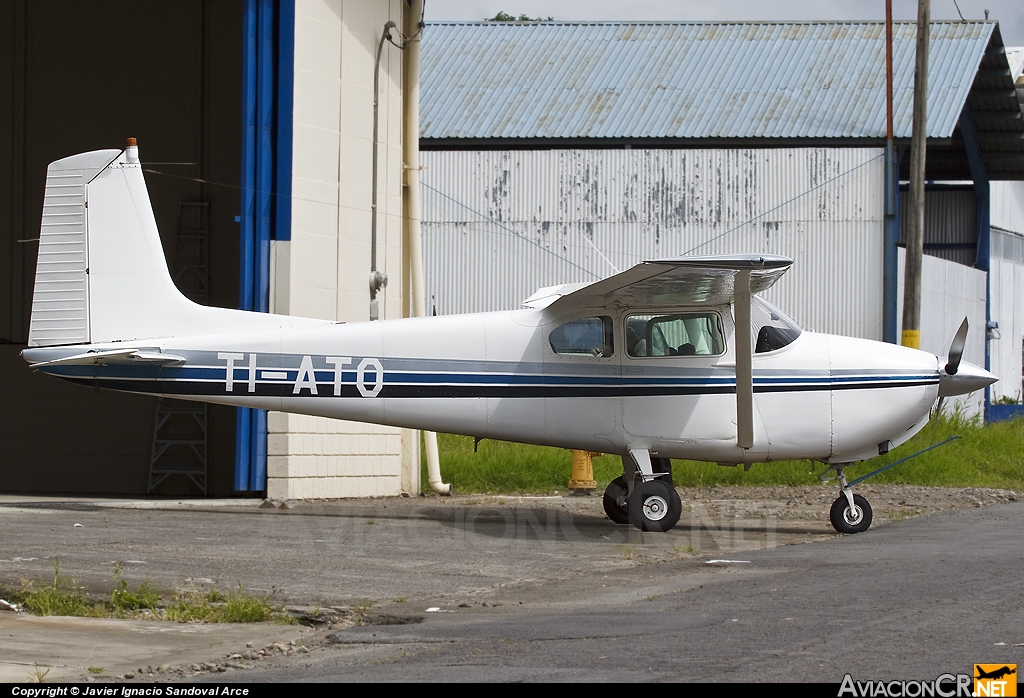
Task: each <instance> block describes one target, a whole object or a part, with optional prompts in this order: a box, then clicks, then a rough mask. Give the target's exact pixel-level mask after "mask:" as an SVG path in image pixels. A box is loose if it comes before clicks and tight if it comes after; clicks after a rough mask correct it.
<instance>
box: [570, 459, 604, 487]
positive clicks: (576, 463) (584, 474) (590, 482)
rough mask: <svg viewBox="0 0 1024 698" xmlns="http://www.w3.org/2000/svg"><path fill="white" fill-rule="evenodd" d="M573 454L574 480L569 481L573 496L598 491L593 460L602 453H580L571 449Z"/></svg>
mask: <svg viewBox="0 0 1024 698" xmlns="http://www.w3.org/2000/svg"><path fill="white" fill-rule="evenodd" d="M569 452H570V453H572V479H571V480H569V489H570V490H571V491H572V493H573V494H590V493H591V492H593V491H594V490H596V489H597V482H596V481H595V480H594V463H593V461H592V460H591V459H592V458H593V457H594V456H600V455H601V454H600V453H594V452H591V451H578V450H576V449H574V448H571V449H569Z"/></svg>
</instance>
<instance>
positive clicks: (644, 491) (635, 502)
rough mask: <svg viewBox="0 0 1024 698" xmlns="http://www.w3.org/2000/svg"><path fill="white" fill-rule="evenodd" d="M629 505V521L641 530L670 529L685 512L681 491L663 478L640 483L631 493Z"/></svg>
mask: <svg viewBox="0 0 1024 698" xmlns="http://www.w3.org/2000/svg"><path fill="white" fill-rule="evenodd" d="M628 507H629V523H631V524H633V526H635V527H636V528H639V529H640V530H641V531H656V532H662V533H663V532H665V531H669V530H671V529H672V527H673V526H675V525H676V524H677V523H679V516H680V515H681V514H682V513H683V503H682V501H680V499H679V493H678V492H676V490H675V488H674V487H672V486H671V485H669V484H668V483H666V482H663V481H661V480H651V481H649V482H641V483H638V484H637V486H636V487H634V488H633V491H632V492H631V493H630V495H629V504H628Z"/></svg>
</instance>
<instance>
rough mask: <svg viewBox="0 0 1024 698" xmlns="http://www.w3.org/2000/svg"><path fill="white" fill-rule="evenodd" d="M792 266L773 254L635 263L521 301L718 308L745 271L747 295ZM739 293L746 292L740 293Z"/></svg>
mask: <svg viewBox="0 0 1024 698" xmlns="http://www.w3.org/2000/svg"><path fill="white" fill-rule="evenodd" d="M792 264H793V260H791V259H789V258H787V257H780V256H778V255H714V256H702V257H675V258H669V259H656V260H651V261H647V262H641V263H640V264H637V265H636V266H634V267H633V268H631V269H627V270H626V271H624V272H621V273H619V274H616V275H614V276H610V277H608V278H607V279H603V280H601V281H598V282H595V283H592V284H586V285H581V284H565V285H563V286H549V287H547V288H542V289H540V290H538V291H537V293H535V294H533V295H532V296H530V298H527V299H526V300H525V301H524V302H523V304H524V305H526V306H527V307H530V308H548V307H549V308H552V309H553V310H554V309H557V310H567V309H571V308H595V307H604V306H617V307H632V306H646V307H658V306H673V305H704V304H708V305H723V304H725V303H729V302H730V301H732V300H733V299H734V297H735V295H736V291H737V288H736V279H737V275H738V274H740V273H741V272H748V273H749V275H750V284H749V290H748V291H747V292H748V293H752V294H753V293H760V292H761V291H764V290H765V289H768V288H769V287H771V285H772V284H774V283H775V282H776V281H778V279H779V277H780V276H782V275H783V274H784V273H786V270H787V269H789V267H790V266H791V265H792ZM740 290H741V291H743V290H746V289H740Z"/></svg>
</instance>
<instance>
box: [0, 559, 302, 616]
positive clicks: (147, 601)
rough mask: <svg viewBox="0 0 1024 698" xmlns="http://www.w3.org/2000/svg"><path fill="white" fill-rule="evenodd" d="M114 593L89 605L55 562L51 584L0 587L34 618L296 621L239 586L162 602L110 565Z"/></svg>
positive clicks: (187, 592) (190, 591)
mask: <svg viewBox="0 0 1024 698" xmlns="http://www.w3.org/2000/svg"><path fill="white" fill-rule="evenodd" d="M113 581H114V590H113V591H112V592H111V594H110V600H109V601H105V600H100V601H97V600H93V599H90V598H89V597H88V596H87V595H86V591H85V589H84V588H83V587H81V586H79V584H78V583H77V582H76V581H75V580H73V579H71V580H69V579H67V578H65V577H62V576H61V575H60V564H59V562H54V565H53V581H52V582H50V583H44V582H42V581H40V580H28V581H26V582H24V583H23V584H22V587H21V589H20V590H18V589H8V588H4V587H3V586H0V597H2V598H4V599H7V600H8V601H10V602H12V603H16V604H18V605H20V606H21V607H22V608H24V609H25V610H26V611H28V612H29V613H32V614H35V615H39V616H78V617H83V616H85V617H93V618H147V619H157V620H168V621H177V622H182V623H189V622H202V623H264V622H267V621H274V622H278V623H286V624H293V623H297V622H298V621H297V620H296V619H295V618H293V617H292V616H291V615H289V614H288V613H287V612H286V611H285V610H284V608H283V607H282V606H278V605H275V604H273V603H271V598H272V597H273V593H271V594H269V595H267V596H259V595H255V594H250V593H249V592H247V591H245V589H243V588H242V585H241V584H239V585H238V587H237V588H236V589H233V590H231V591H229V592H227V593H223V592H220V591H218V590H217V589H210V590H208V591H199V590H197V589H195V588H185V589H177V590H175V591H174V592H173V593H172V594H171V596H170V599H169V600H165V599H164V596H163V595H162V594H160V593H159V592H158V591H157V590H156V589H155V588H154V587H153V585H152V584H151V583H150V582H142V584H140V585H139V586H138V587H137V588H136V589H134V590H133V589H131V588H130V587H129V585H128V583H127V582H126V581H125V580H124V579H123V578H122V577H121V565H120V563H116V564H115V565H114V577H113Z"/></svg>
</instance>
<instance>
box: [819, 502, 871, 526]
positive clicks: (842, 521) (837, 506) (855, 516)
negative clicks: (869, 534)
mask: <svg viewBox="0 0 1024 698" xmlns="http://www.w3.org/2000/svg"><path fill="white" fill-rule="evenodd" d="M853 506H854V508H855V511H853V512H851V511H850V504H849V502H847V501H846V495H845V494H841V495H839V499H837V500H836V501H834V502H832V509H831V510H829V512H828V518H829V519H831V520H832V528H834V529H836V530H837V531H839V532H840V533H862V532H864V531H866V530H868V527H869V526H871V505H870V504H868V500H866V499H864V498H863V497H861V496H860V495H859V494H855V495H853Z"/></svg>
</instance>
